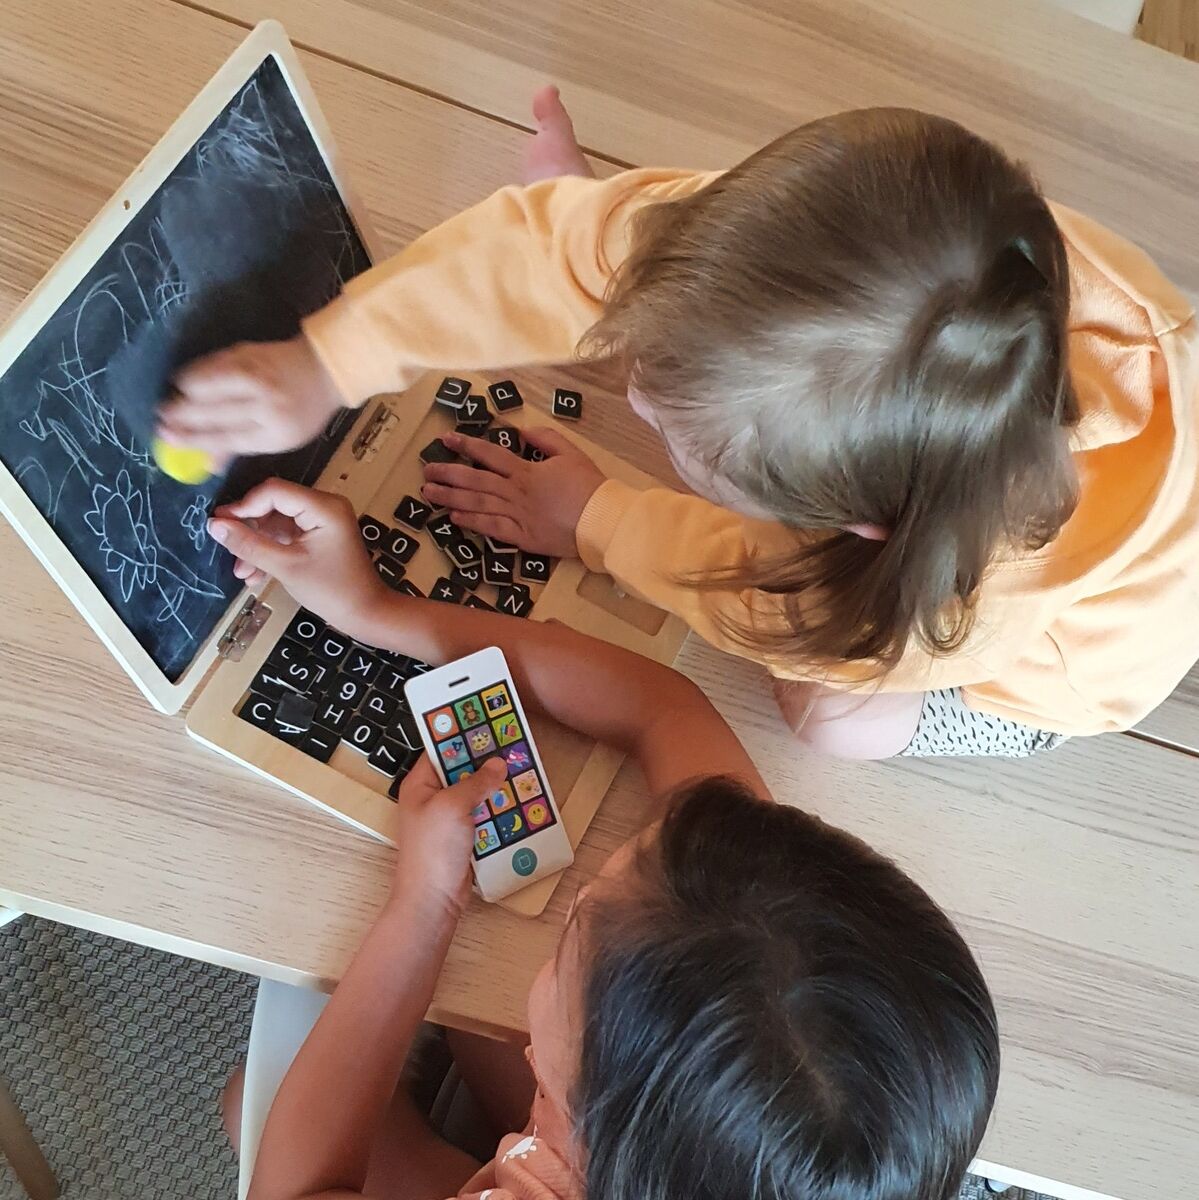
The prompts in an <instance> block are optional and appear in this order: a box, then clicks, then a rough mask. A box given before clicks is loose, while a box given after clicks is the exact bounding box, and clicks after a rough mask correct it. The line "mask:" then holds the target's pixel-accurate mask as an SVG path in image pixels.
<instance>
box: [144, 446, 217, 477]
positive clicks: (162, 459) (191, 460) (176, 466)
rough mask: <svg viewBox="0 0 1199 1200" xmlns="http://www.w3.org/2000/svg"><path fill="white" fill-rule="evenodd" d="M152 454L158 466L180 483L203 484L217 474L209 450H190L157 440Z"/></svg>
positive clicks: (152, 447)
mask: <svg viewBox="0 0 1199 1200" xmlns="http://www.w3.org/2000/svg"><path fill="white" fill-rule="evenodd" d="M150 452H151V453H152V454H153V455H154V461H155V462H156V463H157V464H158V466H159V467H160V468H161V469H162V470H163V471H165V472H166V473H167V474H168V475H169V476H170V477H171V478H172V479H174V480H177V481H178V482H179V483H203V482H204V481H205V480H206V479H209V478H211V477H212V476H213V475H215V474H216V472H215V471H214V470H213V465H212V457H211V456H210V455H209V453H208V451H207V450H188V449H186V448H184V447H183V446H172V445H171V444H170V442H164V441H163V440H162V439H161V438H155V439H154V442H153V445H152V446H151V447H150Z"/></svg>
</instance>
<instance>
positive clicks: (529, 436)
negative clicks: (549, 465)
mask: <svg viewBox="0 0 1199 1200" xmlns="http://www.w3.org/2000/svg"><path fill="white" fill-rule="evenodd" d="M521 433H522V435H523V436H524V439H525V441H526V442H528V443H531V444H532V445H534V446H536V447H537V449H538V450H543V451H544V452H545V453H546V454H548V455H549V456H550V457H551V458H552V457H553V456H554V455H555V454H570V453H571V452H572V451H573V452H574V453H575V454H580V453H582V451H580V450H579V448H578V446H576V445H575V444H574V442H572V441H571V440H570V438H568V437H567V436H566V435H565V434H562V433H559V432H558V431H557V430H556V429H552V428H551V427H550V426H549V425H530V426H527V427H526V428H524V429H522V430H521Z"/></svg>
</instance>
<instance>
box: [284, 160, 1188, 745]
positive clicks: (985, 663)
mask: <svg viewBox="0 0 1199 1200" xmlns="http://www.w3.org/2000/svg"><path fill="white" fill-rule="evenodd" d="M714 177H715V176H714V173H694V172H685V171H678V170H656V169H643V170H636V171H627V172H624V173H622V174H620V175H616V176H613V177H612V178H609V179H604V180H589V179H579V178H574V177H568V178H563V179H556V180H547V181H545V182H543V183H538V184H534V185H533V186H531V187H527V188H518V187H511V188H504V189H503V190H501V191H499V192H497V193H496V194H495V195H493V196H491V197H490V198H488V199H487V200H484V201H483V202H482V203H481V204H478V205H476V206H475V207H474V208H472V209H469V210H467V211H466V212H464V213H462V214H460V215H459V216H457V217H454V218H453V219H451V220H449V221H447V222H446V223H445V224H443V225H440V226H438V227H437V228H436V229H433V230H431V231H430V232H429V233H426V234H425V235H424V236H423V237H421V238H419V239H417V241H415V242H413V243H412V245H410V246H409V247H408V248H407V249H406V250H404V251H403V252H402V253H400V254H398V255H397V256H396V257H394V258H392V259H390V260H389V261H387V262H385V263H382V264H381V265H380V266H378V267H375V268H374V269H373V270H371V271H368V272H367V273H366V274H364V275H362V276H359V277H358V278H357V279H355V280H353V281H352V282H351V283H350V284H349V285H348V286H347V288H346V290H345V292H344V294H343V295H342V296H340V297H339V298H338V299H336V300H335V301H333V303H332V304H330V305H329V306H328V307H327V308H325V309H323V310H322V311H320V312H318V313H316V314H314V315H313V316H312V317H310V318H309V319H308V320H307V321H306V322H305V332H306V334H307V336H308V338H309V340H310V341H311V343H312V345H313V346H314V348H315V350H316V352H317V354H318V355H319V357H320V358H321V360H322V362H323V363H324V364H325V366H326V367H327V368H328V370H329V372H330V374H331V375H332V377H333V378H334V380H335V381H336V382H337V384H338V386H339V387H340V389H341V391H342V393H343V395H344V396H345V397H346V399H347V401H348V402H350V403H355V404H361V403H362V402H364V401H365V400H366V399H367V398H368V397H370V396H372V395H375V394H377V393H380V392H390V391H397V390H400V389H402V388H404V387H406V386H408V385H409V384H410V383H411V382H412V381H413V380H414V379H415V378H416V377H417V376H418V375H419V374H420V373H421V372H422V371H424V370H426V369H429V368H433V367H454V368H460V369H463V370H470V369H478V370H482V369H489V368H494V367H501V366H507V365H515V364H527V363H555V362H565V361H568V360H569V359H570V358H571V357H572V355H573V351H574V348H575V346H576V344H577V342H578V340H579V338H580V336H581V335H582V333H583V332H584V331H585V330H586V329H587V328H588V327H589V326H590V325H591V324H592V323H593V322H594V321H595V320H596V319H597V318H598V316H599V314H600V311H601V307H602V299H603V294H604V289H605V287H606V285H607V283H608V280H609V278H610V277H611V275H612V272H613V270H614V269H615V268H616V267H617V266H618V265H619V264H620V262H621V261H622V259H623V257H624V255H625V254H626V253H627V251H628V230H629V219H630V217H631V216H632V215H633V213H635V212H636V211H637V210H638V209H639V208H640V207H641V206H642V205H645V204H649V203H654V202H658V201H663V200H670V199H672V198H674V197H678V196H683V195H686V194H688V193H690V192H693V191H695V190H697V189H699V188H701V187H703V186H704V184H706V183H707V182H709V181H710V180H711V179H712V178H714ZM1054 213H1055V216H1056V217H1057V220H1058V223H1059V225H1060V227H1061V230H1062V233H1063V235H1064V237H1065V240H1066V246H1067V252H1068V255H1069V262H1070V281H1071V319H1070V369H1071V373H1072V376H1073V379H1074V383H1075V386H1076V388H1077V391H1078V396H1079V401H1080V404H1081V407H1082V421H1081V424H1080V426H1079V428H1078V429H1077V431H1076V435H1075V460H1076V462H1077V464H1078V469H1079V473H1080V477H1081V481H1082V499H1081V503H1080V504H1079V507H1078V510H1077V512H1076V513H1075V514H1074V516H1073V517H1072V518H1071V520H1070V521H1069V522H1068V524H1067V525H1066V527H1065V528H1064V529H1063V531H1062V533H1061V534H1060V536H1059V537H1058V538H1057V539H1056V540H1055V541H1054V542H1052V543H1051V544H1050V545H1049V546H1047V547H1046V548H1045V549H1043V550H1042V551H1039V552H1038V553H1036V554H1030V555H1027V556H1025V557H1022V558H1020V559H1018V560H1015V561H1008V562H1001V563H997V564H996V565H995V566H994V567H993V569H992V570H991V571H990V572H989V574H988V576H987V578H986V580H985V581H984V583H983V586H982V589H981V594H980V598H979V607H978V620H977V622H976V626H975V628H974V630H973V632H972V634H971V636H970V638H969V640H968V642H967V644H966V645H965V646H964V647H963V648H962V649H961V650H960V651H959V652H957V653H954V654H952V655H947V656H944V657H933V656H930V655H929V654H928V653H927V652H926V651H924V650H923V649H921V648H919V647H917V646H912V647H910V648H909V650H908V652H907V653H906V654H905V655H904V657H903V660H902V661H901V662H900V664H899V665H898V666H897V667H896V668H895V670H893V671H892V672H890V673H889V674H888V675H887V677H886V678H885V680H883V682H882V684H881V685H876V684H871V685H870V686H872V687H873V686H881V687H882V688H883V689H884V690H886V691H924V690H927V689H930V688H942V687H954V686H958V687H961V688H962V689H963V691H964V694H965V696H966V698H967V700H968V702H969V703H970V704H971V705H973V706H974V707H976V708H979V709H981V710H984V711H986V712H990V713H994V714H997V715H999V716H1002V717H1006V718H1009V719H1011V720H1015V721H1022V722H1025V723H1027V724H1031V725H1035V726H1038V727H1040V728H1043V729H1048V730H1053V731H1056V732H1060V733H1071V734H1090V733H1099V732H1102V731H1104V730H1114V729H1126V728H1128V727H1129V726H1131V725H1133V724H1135V723H1136V722H1137V721H1138V720H1140V718H1141V717H1143V716H1144V715H1145V714H1146V713H1148V712H1149V711H1150V709H1152V708H1154V707H1155V706H1156V705H1157V704H1159V703H1160V702H1161V701H1162V700H1163V699H1165V697H1166V696H1167V695H1168V694H1169V693H1170V692H1171V691H1172V690H1173V688H1174V687H1175V685H1176V684H1177V683H1178V681H1179V680H1180V679H1181V678H1182V676H1183V675H1184V674H1186V672H1187V670H1188V669H1189V668H1190V666H1191V665H1192V664H1193V663H1194V662H1195V661H1196V660H1197V659H1199V619H1197V618H1199V330H1197V325H1196V320H1195V315H1194V311H1193V308H1192V306H1191V304H1190V303H1189V302H1188V301H1187V300H1186V299H1185V298H1184V297H1183V296H1182V295H1181V294H1180V293H1179V292H1178V291H1177V290H1176V289H1175V288H1174V287H1173V286H1172V285H1171V284H1170V283H1169V282H1168V281H1167V280H1166V279H1165V278H1164V277H1163V276H1162V274H1161V273H1160V272H1159V271H1158V270H1157V268H1156V267H1155V266H1154V264H1153V263H1152V262H1151V261H1150V260H1149V259H1148V257H1147V256H1146V255H1145V254H1143V253H1142V252H1141V251H1140V250H1138V249H1137V248H1136V247H1134V246H1132V245H1130V244H1129V243H1128V242H1125V241H1123V240H1122V239H1121V238H1119V237H1117V236H1116V235H1115V234H1113V233H1111V232H1109V231H1108V230H1106V229H1104V228H1102V227H1101V226H1099V225H1097V224H1095V223H1094V222H1092V221H1090V220H1088V219H1086V218H1085V217H1082V216H1080V215H1078V214H1077V213H1074V212H1071V211H1070V210H1069V209H1065V208H1060V207H1055V208H1054ZM793 537H794V534H792V533H790V532H789V531H787V530H786V529H785V528H784V527H782V526H780V525H774V524H771V523H768V522H761V521H751V520H747V519H745V518H742V517H739V516H737V515H735V514H733V513H730V512H728V511H726V510H724V509H721V508H719V507H716V506H714V505H712V504H710V503H708V502H707V501H705V500H701V499H698V498H697V497H694V496H688V495H681V494H679V493H677V492H674V491H672V490H670V489H667V488H661V489H653V490H650V491H647V492H638V491H636V490H634V489H632V488H629V487H627V486H626V485H624V484H622V483H619V482H616V481H612V480H610V481H608V482H607V483H605V484H604V485H602V486H601V487H600V488H599V490H598V491H597V492H596V493H595V495H594V497H593V498H592V500H591V503H590V504H589V505H588V507H587V509H586V511H585V512H584V514H583V517H582V519H581V521H580V523H579V527H578V531H577V540H578V548H579V553H580V555H581V556H582V558H583V560H584V561H585V562H586V564H587V565H588V566H589V567H590V568H591V569H593V570H597V571H604V572H607V573H608V574H610V575H612V576H613V577H614V578H615V579H616V580H617V581H618V582H619V583H620V584H621V586H622V587H624V588H626V589H628V590H629V591H631V592H634V593H636V594H638V595H641V596H643V597H644V598H646V599H648V600H650V601H652V602H653V603H655V604H658V605H659V606H661V607H662V608H665V609H669V610H670V611H672V612H675V613H677V614H678V615H679V616H680V617H682V618H683V620H685V621H686V622H687V623H688V624H689V625H690V626H691V628H692V629H694V630H695V631H696V632H697V633H699V634H700V635H701V636H702V637H704V638H705V639H706V640H708V641H709V642H711V643H712V644H713V645H715V646H717V647H720V648H722V649H726V650H730V651H732V652H733V653H737V654H742V655H744V654H745V653H746V651H745V650H744V649H743V648H742V647H741V646H740V645H739V644H734V643H731V642H730V640H729V638H728V637H727V636H726V635H725V634H724V633H723V632H722V628H723V626H722V622H721V620H720V616H721V614H722V613H730V612H738V613H739V614H740V615H741V616H742V617H744V615H745V614H746V611H747V610H748V611H749V613H750V614H752V617H753V619H754V620H755V621H758V620H760V621H763V622H768V621H770V620H771V619H772V617H775V616H777V611H778V604H777V601H776V600H774V599H773V598H771V597H770V596H767V595H764V594H762V593H754V592H743V593H735V592H725V593H713V592H697V591H695V590H693V589H691V588H689V587H686V586H685V585H683V584H680V583H679V582H677V580H678V579H679V577H680V576H683V575H685V574H686V573H688V572H692V571H695V570H697V569H704V568H707V567H713V566H727V565H729V564H732V563H737V562H743V561H745V560H746V559H747V558H749V557H750V556H753V555H755V554H759V553H763V552H773V551H775V550H778V549H780V548H783V547H785V546H787V545H789V544H791V542H792V539H793ZM763 661H766V664H767V666H768V667H769V668H770V670H771V671H772V673H773V674H775V675H776V676H779V677H782V678H803V677H805V673H804V672H803V671H802V670H796V669H794V668H791V667H788V665H787V664H785V663H781V662H777V661H769V660H766V659H765V658H764V660H763ZM861 675H862V672H861V670H860V668H857V667H855V666H853V665H847V666H846V667H844V668H842V669H835V670H834V671H833V672H832V673H831V676H826V675H825V674H824V673H823V672H822V673H821V674H820V678H821V679H822V680H824V681H826V682H828V683H830V684H831V685H833V686H839V685H843V686H845V687H846V688H849V687H853V686H857V685H858V681H859V680H860V678H861Z"/></svg>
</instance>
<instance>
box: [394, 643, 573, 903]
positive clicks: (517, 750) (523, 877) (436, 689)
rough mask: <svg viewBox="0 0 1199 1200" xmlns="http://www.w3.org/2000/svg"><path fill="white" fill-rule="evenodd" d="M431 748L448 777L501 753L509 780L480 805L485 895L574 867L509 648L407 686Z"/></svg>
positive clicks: (498, 895)
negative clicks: (507, 652) (516, 682)
mask: <svg viewBox="0 0 1199 1200" xmlns="http://www.w3.org/2000/svg"><path fill="white" fill-rule="evenodd" d="M404 694H405V695H406V696H407V698H408V706H409V708H411V710H412V714H413V716H414V717H416V720H417V723H418V724H419V725H420V731H421V737H422V738H423V739H424V743H425V749H426V750H427V751H428V752H429V757H430V758H431V759H432V760H433V764H434V766H436V768H437V770H438V772H439V773H440V775H441V777H442V779H444V780H445V782H446V784H447V785H448V784H451V783H456V782H457V781H458V780H459V779H461V778H462V777H463V776H464V775H471V774H473V773H474V772H475V771H476V770H477V769H478V767H479V765H480V764H481V763H483V762H485V761H486V760H487V759H489V758H496V757H499V758H502V759H503V760H504V762H505V764H506V765H507V768H508V778H507V781H506V782H505V783H503V784H501V785H500V787H499V788H498V789H497V790H496V791H495V792H493V793H492V794H491V795H490V796H489V797H488V798H487V799H486V800H484V801H483V802H482V803H480V804H479V806H478V808H476V809H475V811H474V813H473V816H474V821H475V850H474V868H475V882H476V883H477V885H478V889H479V892H480V894H481V895H482V897H483V899H484V900H502V899H503V898H504V897H505V896H507V895H510V894H511V893H512V892H515V891H518V890H519V889H520V888H522V887H525V886H527V885H528V884H530V883H532V882H534V880H537V879H540V878H541V877H542V876H543V875H552V874H553V873H554V872H555V871H560V870H562V868H563V867H566V866H569V865H570V863H571V862H572V861H573V860H574V851H573V850H572V849H571V845H570V840H569V839H568V838H567V836H566V830H565V829H564V828H563V825H562V818H561V816H560V815H559V813H558V806H557V805H556V804H555V803H554V796H553V793H552V792H551V791H550V785H549V780H547V779H546V777H545V768H544V767H543V766H542V765H541V756H540V755H539V754H538V753H537V747H536V745H535V744H534V742H533V734H532V731H531V730H530V729H529V722H528V721H527V720H526V719H525V713H524V709H522V708H521V706H520V700H519V698H518V697H517V695H516V688H515V687H513V686H512V675H511V673H510V672H509V671H508V663H507V662H506V661H505V659H504V655H503V653H502V652H501V651H500V650H499V649H498V648H497V647H495V646H491V647H489V648H488V649H486V650H480V651H478V652H477V653H476V654H471V655H469V656H468V657H466V658H460V659H458V661H457V662H452V663H448V664H447V665H446V666H444V667H440V668H438V669H437V670H436V671H427V672H425V673H424V674H423V675H416V676H414V677H413V678H412V679H409V680H408V682H407V683H406V684H405V685H404Z"/></svg>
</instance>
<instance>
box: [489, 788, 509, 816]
mask: <svg viewBox="0 0 1199 1200" xmlns="http://www.w3.org/2000/svg"><path fill="white" fill-rule="evenodd" d="M487 802H488V803H489V804H490V805H491V811H492V812H493V813H495V814H497V815H498V814H500V813H502V812H507V811H508V810H509V809H510V808H515V807H516V797H515V796H514V795H513V794H512V788H511V786H510V785H508V784H506V783H501V784H500V786H499V787H498V788H496V789H495V791H494V792H492V793H491V795H490V796H488V797H487Z"/></svg>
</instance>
